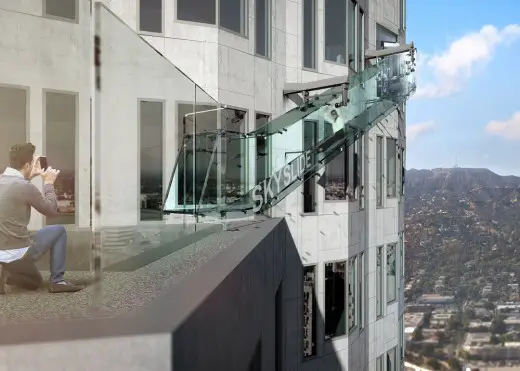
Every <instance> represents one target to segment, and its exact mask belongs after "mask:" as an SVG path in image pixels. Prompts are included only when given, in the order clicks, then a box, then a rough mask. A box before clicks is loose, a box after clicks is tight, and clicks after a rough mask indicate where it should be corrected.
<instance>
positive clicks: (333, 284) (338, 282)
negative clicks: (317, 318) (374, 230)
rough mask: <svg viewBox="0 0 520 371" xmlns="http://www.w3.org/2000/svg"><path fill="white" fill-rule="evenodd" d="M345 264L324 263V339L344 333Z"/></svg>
mask: <svg viewBox="0 0 520 371" xmlns="http://www.w3.org/2000/svg"><path fill="white" fill-rule="evenodd" d="M345 265H346V263H345V262H336V263H325V339H330V338H332V337H335V336H341V335H345V334H346V327H347V326H346V323H345V289H346V288H345Z"/></svg>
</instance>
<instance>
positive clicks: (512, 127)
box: [486, 111, 520, 140]
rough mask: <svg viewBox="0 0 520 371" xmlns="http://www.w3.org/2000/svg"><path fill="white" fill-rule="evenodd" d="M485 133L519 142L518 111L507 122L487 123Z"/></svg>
mask: <svg viewBox="0 0 520 371" xmlns="http://www.w3.org/2000/svg"><path fill="white" fill-rule="evenodd" d="M486 132H488V133H489V134H493V135H498V136H501V137H503V138H505V139H509V140H520V111H519V112H516V113H514V114H513V116H511V118H509V119H507V120H504V121H491V122H489V123H488V124H487V125H486Z"/></svg>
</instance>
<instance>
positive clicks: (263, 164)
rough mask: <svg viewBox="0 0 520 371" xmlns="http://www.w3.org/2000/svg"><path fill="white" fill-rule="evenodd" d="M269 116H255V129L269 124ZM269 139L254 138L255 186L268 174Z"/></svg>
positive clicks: (260, 136)
mask: <svg viewBox="0 0 520 371" xmlns="http://www.w3.org/2000/svg"><path fill="white" fill-rule="evenodd" d="M270 117H271V116H269V115H263V114H261V113H257V114H256V122H255V129H256V130H258V129H260V128H261V127H263V126H265V125H266V124H267V123H268V122H269V118H270ZM269 153H270V151H269V137H264V136H262V135H257V136H256V184H258V183H260V182H261V181H262V180H264V179H265V178H267V174H270V173H269Z"/></svg>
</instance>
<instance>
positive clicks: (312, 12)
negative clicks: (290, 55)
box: [303, 0, 316, 69]
mask: <svg viewBox="0 0 520 371" xmlns="http://www.w3.org/2000/svg"><path fill="white" fill-rule="evenodd" d="M303 67H305V68H310V69H314V68H316V2H315V0H303Z"/></svg>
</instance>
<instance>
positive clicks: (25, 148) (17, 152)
mask: <svg viewBox="0 0 520 371" xmlns="http://www.w3.org/2000/svg"><path fill="white" fill-rule="evenodd" d="M35 150H36V147H35V146H34V144H32V143H24V144H16V145H14V146H12V147H11V150H10V151H9V166H11V167H12V168H13V169H16V170H20V169H21V168H23V167H24V166H25V164H27V163H31V162H32V160H33V157H34V151H35Z"/></svg>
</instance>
